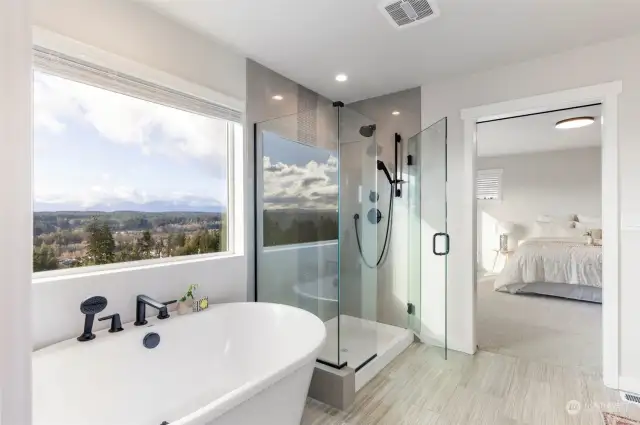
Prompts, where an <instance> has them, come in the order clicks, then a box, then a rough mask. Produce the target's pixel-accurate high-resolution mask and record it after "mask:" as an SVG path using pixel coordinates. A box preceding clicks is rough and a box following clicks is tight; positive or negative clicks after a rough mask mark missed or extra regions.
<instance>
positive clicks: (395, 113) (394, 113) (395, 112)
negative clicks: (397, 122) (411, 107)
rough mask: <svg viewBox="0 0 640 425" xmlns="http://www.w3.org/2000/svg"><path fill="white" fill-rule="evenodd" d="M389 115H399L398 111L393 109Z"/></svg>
mask: <svg viewBox="0 0 640 425" xmlns="http://www.w3.org/2000/svg"><path fill="white" fill-rule="evenodd" d="M391 115H400V111H393V112H392V113H391Z"/></svg>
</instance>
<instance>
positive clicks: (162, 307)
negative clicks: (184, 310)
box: [134, 295, 177, 326]
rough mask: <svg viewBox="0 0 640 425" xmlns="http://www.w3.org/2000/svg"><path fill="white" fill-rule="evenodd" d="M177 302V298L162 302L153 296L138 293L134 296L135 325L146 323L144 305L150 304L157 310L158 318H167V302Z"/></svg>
mask: <svg viewBox="0 0 640 425" xmlns="http://www.w3.org/2000/svg"><path fill="white" fill-rule="evenodd" d="M175 302H177V300H171V301H167V302H164V303H161V302H159V301H156V300H154V299H153V298H149V297H147V296H146V295H138V296H137V297H136V321H135V323H134V325H135V326H142V325H146V324H147V320H146V316H147V314H146V313H147V312H146V306H151V307H153V308H155V309H157V310H158V319H160V320H163V319H168V318H169V311H168V310H167V306H168V305H169V304H173V303H175Z"/></svg>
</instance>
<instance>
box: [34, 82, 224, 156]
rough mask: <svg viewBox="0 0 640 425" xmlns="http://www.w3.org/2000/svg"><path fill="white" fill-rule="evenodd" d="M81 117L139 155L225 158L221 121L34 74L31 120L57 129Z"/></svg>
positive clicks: (107, 137) (60, 131)
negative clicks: (134, 149)
mask: <svg viewBox="0 0 640 425" xmlns="http://www.w3.org/2000/svg"><path fill="white" fill-rule="evenodd" d="M69 119H74V120H78V119H79V120H82V121H84V122H86V123H87V124H89V125H91V126H92V127H93V128H95V129H96V130H97V131H98V132H99V133H100V134H101V135H102V136H103V137H104V138H106V139H108V140H109V141H111V142H114V143H120V144H127V145H134V146H138V147H139V148H140V149H141V151H142V152H143V153H145V154H152V153H160V154H163V155H166V156H169V157H174V156H177V155H187V156H189V157H193V158H199V159H207V158H218V159H222V160H223V161H224V158H226V154H227V152H226V149H227V146H226V122H225V121H223V120H218V119H212V118H208V117H204V116H201V115H197V114H194V113H190V112H185V111H182V110H178V109H174V108H169V107H166V106H163V105H159V104H155V103H152V102H147V101H144V100H140V99H137V98H133V97H130V96H125V95H121V94H118V93H114V92H111V91H108V90H104V89H100V88H97V87H93V86H89V85H86V84H81V83H77V82H73V81H70V80H66V79H63V78H59V77H55V76H51V75H47V74H43V73H40V72H36V73H35V80H34V124H35V126H36V128H42V129H44V130H46V131H50V132H52V133H62V132H63V131H64V130H65V128H66V125H65V121H68V120H69Z"/></svg>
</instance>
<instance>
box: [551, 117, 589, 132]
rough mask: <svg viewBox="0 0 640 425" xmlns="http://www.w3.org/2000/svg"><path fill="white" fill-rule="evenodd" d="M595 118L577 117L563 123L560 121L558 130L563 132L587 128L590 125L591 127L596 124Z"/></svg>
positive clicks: (557, 124) (557, 125)
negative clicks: (570, 129)
mask: <svg viewBox="0 0 640 425" xmlns="http://www.w3.org/2000/svg"><path fill="white" fill-rule="evenodd" d="M595 120H596V119H595V118H594V117H575V118H569V119H566V120H562V121H558V122H557V123H556V128H559V129H561V130H566V129H569V128H580V127H586V126H588V125H591V124H593V123H594V122H595Z"/></svg>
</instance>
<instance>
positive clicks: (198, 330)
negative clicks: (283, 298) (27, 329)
mask: <svg viewBox="0 0 640 425" xmlns="http://www.w3.org/2000/svg"><path fill="white" fill-rule="evenodd" d="M124 328H125V330H124V331H122V332H119V333H114V334H110V333H108V332H106V331H102V332H98V333H97V334H96V335H97V337H96V339H94V340H93V341H89V342H77V341H76V340H69V341H65V342H62V343H60V344H56V345H53V346H50V347H47V348H44V349H42V350H39V351H36V352H34V353H33V424H34V425H89V424H91V425H160V424H162V423H163V422H164V421H166V422H168V423H170V424H171V425H205V424H206V425H209V424H212V425H253V424H256V425H258V424H259V425H294V424H295V425H298V424H299V423H300V419H301V416H302V411H303V408H304V403H305V399H306V396H307V392H308V390H309V383H310V380H311V374H312V373H313V368H314V366H315V359H316V356H317V353H318V351H319V350H320V349H321V347H322V345H323V344H324V340H325V326H324V324H323V323H322V321H320V320H319V319H318V318H316V317H315V316H314V315H312V314H311V313H307V312H306V311H303V310H299V309H296V308H293V307H288V306H284V305H276V304H263V303H238V304H221V305H213V306H211V307H210V308H209V310H207V311H204V312H200V313H193V314H189V315H186V316H177V315H176V314H172V316H171V318H169V319H166V320H157V319H155V318H154V319H153V320H149V324H148V325H146V326H142V327H134V326H133V325H132V324H129V325H125V327H124ZM150 332H155V333H157V334H158V335H159V336H160V344H159V345H158V346H157V347H156V348H153V349H148V348H145V347H144V346H143V338H144V336H145V335H146V334H148V333H150Z"/></svg>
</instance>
